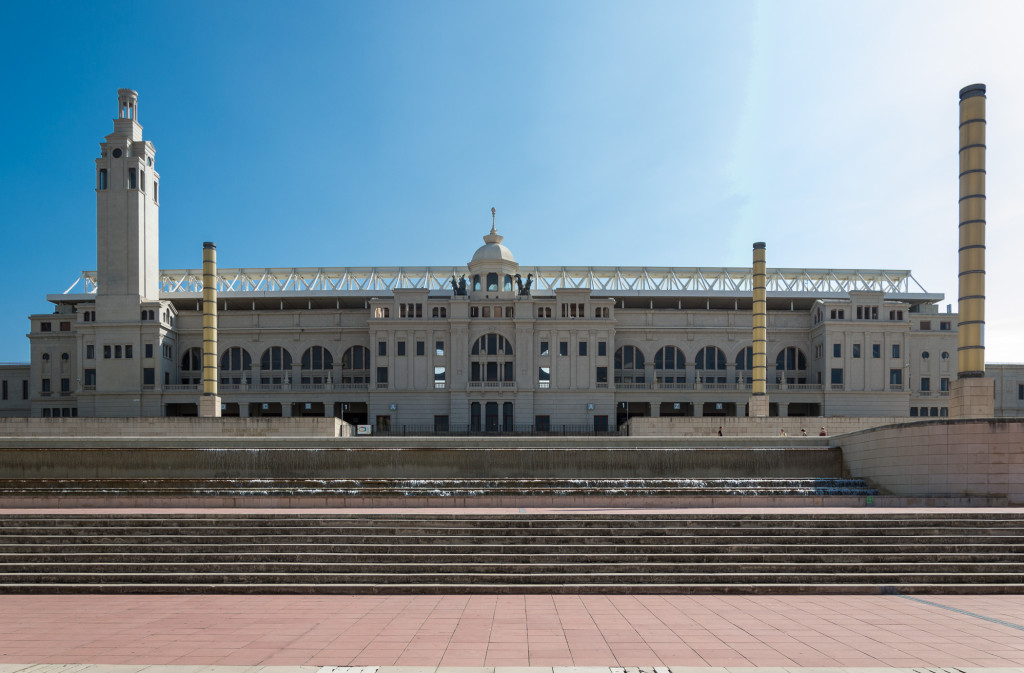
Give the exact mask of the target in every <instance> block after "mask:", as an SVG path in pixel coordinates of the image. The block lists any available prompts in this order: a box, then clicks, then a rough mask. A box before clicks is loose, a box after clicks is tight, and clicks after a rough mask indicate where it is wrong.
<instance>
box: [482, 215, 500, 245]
mask: <svg viewBox="0 0 1024 673" xmlns="http://www.w3.org/2000/svg"><path fill="white" fill-rule="evenodd" d="M497 212H498V211H497V210H495V209H494V208H493V207H492V208H491V233H489V234H487V235H486V236H484V243H501V242H502V241H503V240H504V236H500V235H499V234H498V230H497V229H496V228H495V226H494V217H495V213H497Z"/></svg>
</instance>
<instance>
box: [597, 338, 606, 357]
mask: <svg viewBox="0 0 1024 673" xmlns="http://www.w3.org/2000/svg"><path fill="white" fill-rule="evenodd" d="M597 355H598V357H604V356H606V355H608V342H606V341H598V342H597Z"/></svg>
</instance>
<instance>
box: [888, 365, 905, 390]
mask: <svg viewBox="0 0 1024 673" xmlns="http://www.w3.org/2000/svg"><path fill="white" fill-rule="evenodd" d="M889 385H890V386H902V385H903V370H902V369H890V370H889Z"/></svg>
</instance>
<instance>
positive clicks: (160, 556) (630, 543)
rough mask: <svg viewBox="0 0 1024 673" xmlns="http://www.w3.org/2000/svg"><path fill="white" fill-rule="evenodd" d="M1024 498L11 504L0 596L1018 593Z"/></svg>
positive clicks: (2, 523) (1, 527) (0, 538)
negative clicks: (919, 506) (554, 507)
mask: <svg viewBox="0 0 1024 673" xmlns="http://www.w3.org/2000/svg"><path fill="white" fill-rule="evenodd" d="M1022 591H1024V513H1022V514H1007V513H986V512H982V511H979V512H969V513H963V512H936V513H911V512H908V513H871V512H865V513H863V514H859V513H858V514H835V513H815V512H810V513H799V514H782V513H779V514H776V513H763V514H749V515H748V514H706V515H699V514H692V515H691V514H626V515H609V514H602V513H593V514H518V515H517V514H506V515H486V514H458V515H455V514H428V513H424V514H372V515H355V514H352V515H344V514H276V513H275V514H238V513H230V512H228V513H211V514H136V513H124V514H95V515H80V514H61V515H54V514H31V515H21V514H3V515H0V592H3V593H82V592H94V593H296V594H297V593H309V594H366V593H805V592H814V593H880V592H901V593H926V592H942V593H1021V592H1022Z"/></svg>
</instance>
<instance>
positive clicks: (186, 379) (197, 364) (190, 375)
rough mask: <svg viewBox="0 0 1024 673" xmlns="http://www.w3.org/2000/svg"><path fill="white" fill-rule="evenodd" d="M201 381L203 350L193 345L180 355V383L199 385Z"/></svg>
mask: <svg viewBox="0 0 1024 673" xmlns="http://www.w3.org/2000/svg"><path fill="white" fill-rule="evenodd" d="M202 382H203V350H202V349H201V348H199V347H198V346H193V347H192V348H189V349H188V350H186V351H185V354H184V355H182V356H181V383H182V385H189V384H191V385H199V384H200V383H202Z"/></svg>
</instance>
